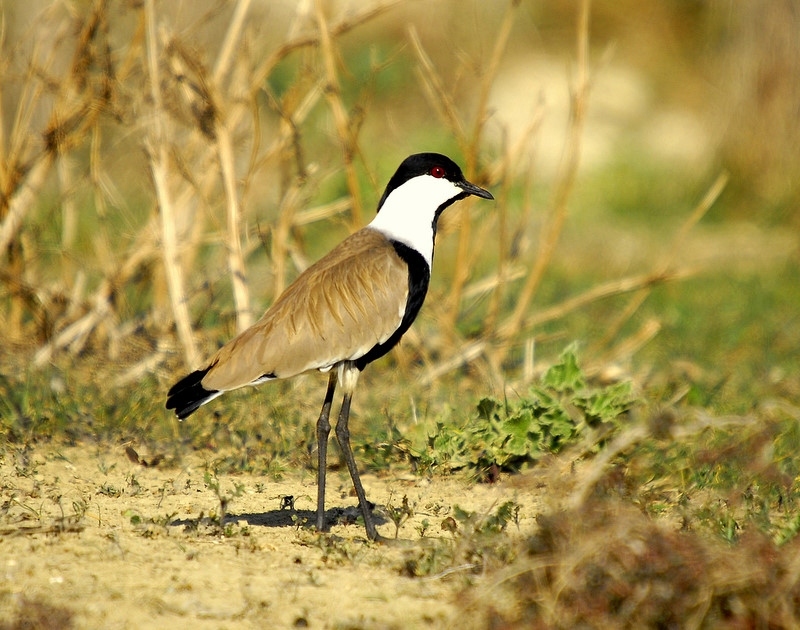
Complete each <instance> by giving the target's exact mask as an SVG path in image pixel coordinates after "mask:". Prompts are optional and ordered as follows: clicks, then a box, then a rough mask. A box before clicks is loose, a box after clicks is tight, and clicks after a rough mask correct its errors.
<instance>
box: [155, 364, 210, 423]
mask: <svg viewBox="0 0 800 630" xmlns="http://www.w3.org/2000/svg"><path fill="white" fill-rule="evenodd" d="M212 367H213V366H212V365H209V366H208V367H207V368H206V369H204V370H197V371H195V372H192V373H191V374H189V375H187V376H184V377H183V378H182V379H181V380H179V381H178V382H177V383H175V384H174V385H173V386H172V387H171V388H170V390H169V392H167V409H174V410H175V415H176V416H178V417H179V418H180V419H181V420H183V419H184V418H186V417H188V416H190V415H192V414H193V413H194V412H195V411H197V410H198V409H199V408H200V406H201V405H202V404H203V403H205V402H207V401H208V400H210V399H211V398H214V396H215V395H216V394H218V393H219V392H217V391H216V390H208V389H206V388H205V387H203V385H202V380H203V377H204V376H205V375H206V374H207V373H208V371H209V370H210V369H211V368H212Z"/></svg>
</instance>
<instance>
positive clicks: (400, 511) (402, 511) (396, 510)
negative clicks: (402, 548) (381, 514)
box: [386, 495, 414, 538]
mask: <svg viewBox="0 0 800 630" xmlns="http://www.w3.org/2000/svg"><path fill="white" fill-rule="evenodd" d="M386 514H387V516H388V517H389V519H390V520H391V521H392V523H394V537H395V538H397V537H398V535H399V534H400V527H401V526H402V525H403V523H405V522H406V521H407V520H408V519H409V518H411V517H412V516H414V508H413V507H412V506H411V505H410V504H409V502H408V496H407V495H403V501H402V503H401V504H400V507H395V506H394V505H392V498H391V497H389V501H388V502H387V503H386Z"/></svg>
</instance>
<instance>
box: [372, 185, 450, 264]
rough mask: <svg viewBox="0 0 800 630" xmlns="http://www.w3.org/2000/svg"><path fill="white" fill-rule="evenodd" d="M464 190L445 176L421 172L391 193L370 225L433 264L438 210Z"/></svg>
mask: <svg viewBox="0 0 800 630" xmlns="http://www.w3.org/2000/svg"><path fill="white" fill-rule="evenodd" d="M463 193H464V191H463V190H462V189H461V188H459V187H458V186H456V185H455V184H453V182H451V181H449V180H447V179H445V178H441V179H437V178H436V177H433V176H431V175H419V176H417V177H414V178H412V179H409V180H408V181H407V182H405V183H404V184H402V185H401V186H398V187H397V188H395V189H394V190H393V191H392V192H391V193H389V196H388V197H386V200H385V201H384V202H383V206H381V209H380V210H379V211H378V214H377V215H376V216H375V218H374V219H373V220H372V222H371V223H370V224H369V227H371V228H373V229H375V230H378V231H379V232H381V233H382V234H384V235H385V236H386V237H387V238H389V239H391V240H393V241H400V242H401V243H403V244H405V245H408V246H409V247H411V248H413V249H415V250H417V251H418V252H419V253H420V254H422V256H423V257H424V258H425V261H426V262H427V263H428V266H429V267H430V266H431V264H432V261H433V219H434V217H435V216H436V210H437V209H438V208H439V206H441V205H442V204H443V203H446V202H447V201H449V200H451V199H453V198H454V197H458V196H459V195H461V194H463Z"/></svg>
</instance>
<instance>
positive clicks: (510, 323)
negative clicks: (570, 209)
mask: <svg viewBox="0 0 800 630" xmlns="http://www.w3.org/2000/svg"><path fill="white" fill-rule="evenodd" d="M589 7H590V2H589V0H582V2H581V4H580V10H579V17H578V38H577V40H578V45H577V47H578V59H577V76H576V79H575V84H574V85H573V87H572V88H571V91H570V94H571V99H570V124H569V130H568V133H567V146H566V149H565V153H564V157H563V158H562V161H561V165H560V167H559V173H558V175H557V177H556V183H555V190H554V193H553V200H552V202H551V208H550V211H549V212H548V221H547V227H546V229H545V230H544V236H543V238H542V241H541V243H540V246H539V252H538V255H537V257H536V260H535V261H534V263H533V267H532V268H531V272H530V275H529V276H528V279H527V281H526V282H525V284H524V286H523V287H522V290H521V291H520V293H519V295H518V299H517V303H516V306H515V308H514V311H513V312H512V313H511V315H510V316H509V317H508V318H507V319H506V320H505V321H504V322H503V323H502V324H501V326H500V329H499V330H498V335H499V337H500V338H501V339H510V338H512V337H515V336H516V335H517V334H518V333H519V331H520V328H521V325H522V321H523V319H524V318H525V315H526V313H527V312H528V309H529V306H530V302H531V300H532V299H533V296H534V294H535V292H536V289H537V288H538V287H539V284H540V282H541V280H542V277H543V276H544V273H545V270H546V269H547V267H548V265H549V263H550V260H551V259H552V257H553V253H554V252H555V248H556V244H557V243H558V240H559V237H560V235H561V229H562V227H563V225H564V220H565V219H566V216H567V203H568V201H569V197H570V194H571V192H572V188H573V186H574V184H575V177H576V175H577V172H578V165H579V164H580V154H581V136H582V132H583V126H584V121H585V117H586V110H587V107H588V103H589V89H590V83H589V75H588V67H589V58H588V49H589ZM505 347H507V346H504V345H501V346H500V349H499V350H498V352H499V356H498V357H497V358H496V360H497V362H498V363H501V362H502V357H503V353H504V352H505V350H504V348H505Z"/></svg>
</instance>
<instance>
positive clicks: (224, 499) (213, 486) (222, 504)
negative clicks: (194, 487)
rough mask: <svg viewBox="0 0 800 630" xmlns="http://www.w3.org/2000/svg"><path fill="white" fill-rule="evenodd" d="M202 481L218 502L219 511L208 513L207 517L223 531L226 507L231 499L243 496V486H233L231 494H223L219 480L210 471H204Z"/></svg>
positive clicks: (241, 484) (239, 484) (240, 484)
mask: <svg viewBox="0 0 800 630" xmlns="http://www.w3.org/2000/svg"><path fill="white" fill-rule="evenodd" d="M203 481H204V482H205V484H206V487H207V488H208V489H209V490H212V491H213V492H214V494H215V495H216V496H217V499H218V500H219V510H218V511H217V512H211V513H209V517H210V518H211V520H212V521H213V522H215V523H216V524H217V526H218V527H220V528H221V529H222V530H223V531H224V524H225V515H226V514H227V513H228V506H229V504H230V502H231V501H233V499H235V498H237V497H240V496H242V494H244V484H243V483H237V484H234V487H233V492H223V491H222V488H221V485H220V482H219V479H218V478H217V476H216V475H215V474H214V473H212V472H211V471H210V470H206V472H205V475H204V476H203Z"/></svg>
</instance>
